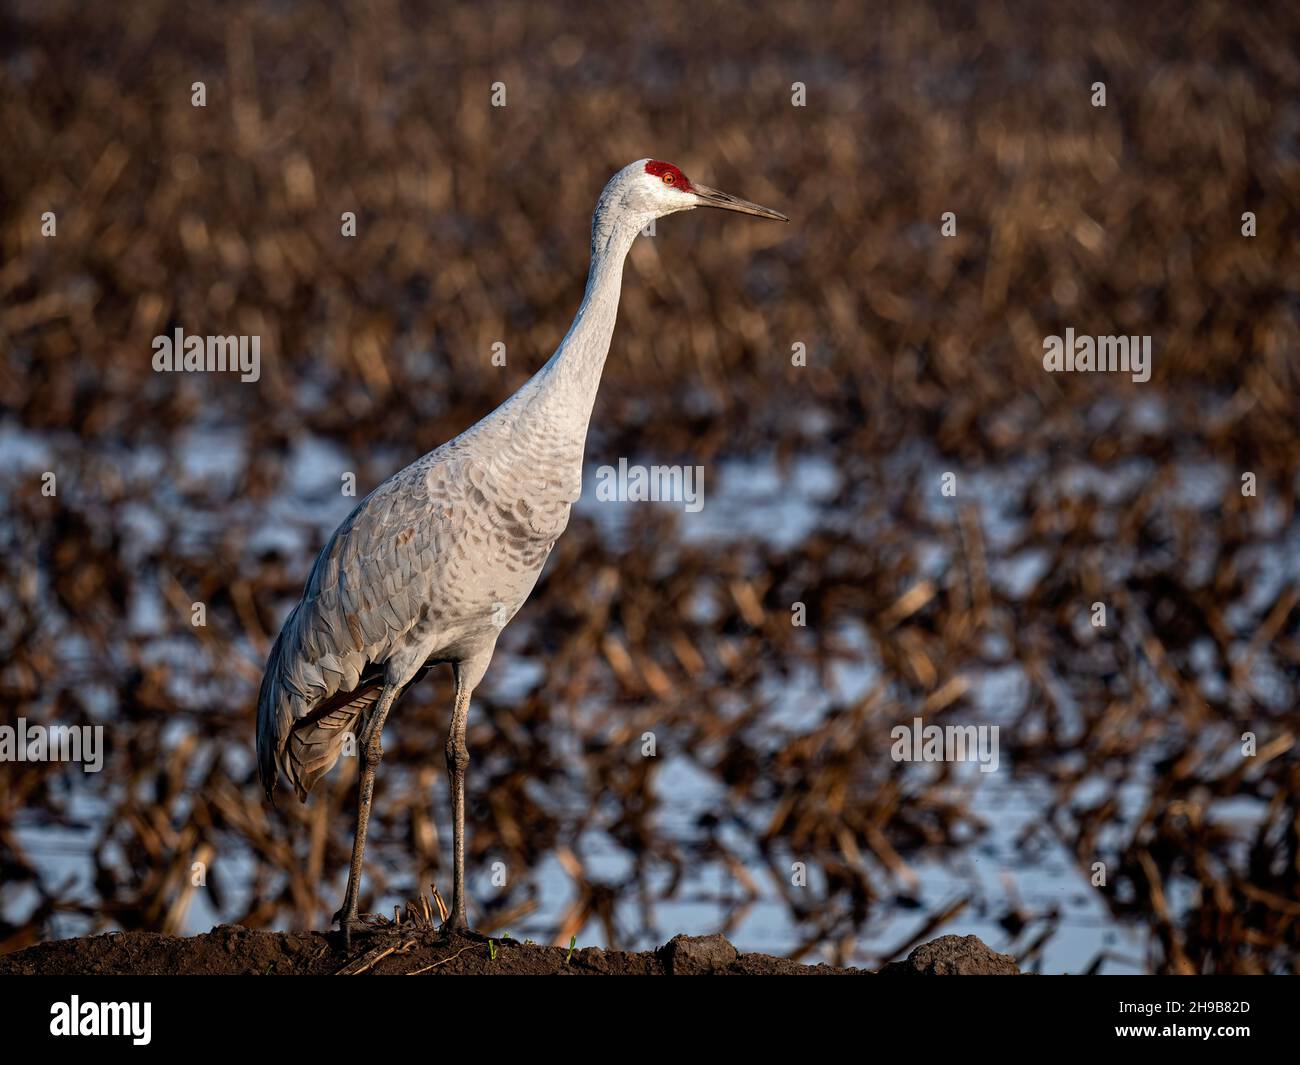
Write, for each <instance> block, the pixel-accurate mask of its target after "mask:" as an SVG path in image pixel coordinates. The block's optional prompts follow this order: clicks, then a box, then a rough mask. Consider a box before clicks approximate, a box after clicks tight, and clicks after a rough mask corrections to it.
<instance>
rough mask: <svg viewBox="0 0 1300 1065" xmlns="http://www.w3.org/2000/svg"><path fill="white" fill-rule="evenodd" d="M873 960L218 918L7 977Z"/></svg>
mask: <svg viewBox="0 0 1300 1065" xmlns="http://www.w3.org/2000/svg"><path fill="white" fill-rule="evenodd" d="M880 972H881V973H882V974H884V975H903V976H907V975H954V974H969V975H989V974H994V975H1011V974H1015V973H1017V972H1019V970H1018V968H1017V967H1016V963H1015V960H1014V959H1013V958H1011V957H1010V956H1009V955H1006V954H998V953H996V952H994V951H993V950H991V949H990V948H989V947H987V946H986V945H985V944H984V943H983V942H981V941H980V940H979V939H978V938H976V937H975V936H942V937H940V938H939V939H936V940H934V941H932V942H930V943H924V944H922V945H921V946H918V947H917V948H916V949H915V950H913V951H912V953H911V954H910V955H909V956H908V958H907V960H906V961H901V962H893V963H891V964H889V965H887V966H885V967H884V968H883V969H881V970H880ZM868 973H869V970H866V969H841V968H836V967H835V966H832V965H801V964H799V963H798V962H793V961H790V960H789V959H788V958H777V957H773V956H771V955H769V954H740V953H738V952H737V951H736V949H735V947H733V946H732V945H731V944H730V943H729V942H727V940H726V939H725V938H723V937H722V936H720V935H714V936H677V937H675V938H673V939H671V940H669V942H668V943H666V944H665V945H664V946H662V947H660V948H659V949H658V950H653V951H650V950H647V951H642V952H640V953H630V952H627V951H621V950H610V951H605V950H601V949H600V948H599V947H580V948H577V949H574V950H572V951H570V950H569V949H567V948H565V947H547V946H539V945H537V944H534V943H526V942H525V943H521V942H517V941H515V940H512V939H488V938H487V937H485V936H480V935H476V934H463V933H462V934H455V935H447V936H444V935H441V934H440V933H438V932H437V931H436V930H434V929H432V928H428V927H419V928H407V929H402V928H397V927H388V928H383V929H379V930H377V931H375V932H374V933H373V934H371V935H370V936H367V937H366V938H365V939H364V940H358V941H355V942H354V943H353V948H352V950H351V951H345V950H344V947H343V942H342V940H341V938H340V936H339V935H338V934H337V933H324V932H266V931H252V930H250V929H247V928H241V927H239V926H238V925H219V926H218V927H216V928H214V929H213V930H212V931H211V932H208V933H205V934H204V935H199V936H193V937H179V936H166V935H161V934H159V933H156V932H121V933H109V934H107V935H101V936H88V937H86V938H84V939H65V940H59V941H55V942H51V943H41V944H39V945H38V946H34V947H29V948H27V949H26V950H20V951H17V952H15V953H13V954H8V955H5V956H3V957H0V976H10V975H24V976H34V975H36V976H51V975H97V976H98V975H164V976H194V975H200V976H202V975H207V976H221V975H232V976H233V975H261V976H269V975H279V976H288V975H304V976H325V975H369V974H376V975H381V976H401V975H406V976H417V975H421V976H423V975H429V976H432V975H476V976H549V975H561V974H563V975H571V976H594V975H603V976H664V975H669V976H673V975H676V976H680V975H706V974H719V975H734V976H794V975H809V976H848V975H866V974H868Z"/></svg>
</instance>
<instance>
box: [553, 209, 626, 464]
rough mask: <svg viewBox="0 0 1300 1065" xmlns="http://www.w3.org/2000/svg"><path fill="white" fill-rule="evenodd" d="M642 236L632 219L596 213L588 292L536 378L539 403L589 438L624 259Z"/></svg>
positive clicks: (612, 328) (615, 314)
mask: <svg viewBox="0 0 1300 1065" xmlns="http://www.w3.org/2000/svg"><path fill="white" fill-rule="evenodd" d="M638 232H639V230H638V228H637V227H636V225H635V223H634V221H633V220H631V219H629V218H627V217H625V216H619V215H614V217H612V218H610V217H608V216H603V215H602V212H600V211H598V212H597V214H596V217H595V219H594V220H593V222H592V230H591V270H590V272H589V273H588V275H587V290H586V292H584V293H583V296H582V304H581V305H580V306H579V307H578V313H577V315H576V316H575V317H574V319H573V324H572V325H571V326H570V327H569V331H568V333H566V334H565V336H564V339H563V340H562V341H561V342H560V346H559V347H558V348H557V349H556V350H555V354H554V355H552V356H551V358H550V360H549V361H548V362H547V363H546V365H545V366H543V367H542V368H541V369H540V370H538V371H537V374H536V376H535V377H534V379H533V384H534V385H535V387H536V390H537V391H536V393H535V399H536V400H537V401H539V403H540V406H541V407H542V408H543V409H544V410H545V411H546V414H547V416H549V417H551V418H556V419H561V420H563V421H564V422H565V423H566V427H567V428H572V429H579V428H580V433H581V437H582V438H583V439H585V437H586V431H587V424H588V422H589V421H590V420H591V408H592V405H593V404H594V403H595V401H596V390H597V389H598V388H599V387H600V375H601V372H602V371H603V370H604V368H605V357H606V356H607V355H608V354H609V343H610V340H611V338H612V337H613V335H614V321H615V319H616V318H617V317H618V297H619V291H620V290H621V288H622V286H623V261H624V260H625V259H626V258H627V253H628V250H629V249H630V248H631V247H632V242H633V241H634V240H636V237H637V233H638Z"/></svg>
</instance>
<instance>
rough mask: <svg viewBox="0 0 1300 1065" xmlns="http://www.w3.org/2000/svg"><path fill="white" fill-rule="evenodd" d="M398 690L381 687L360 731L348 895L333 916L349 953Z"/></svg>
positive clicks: (357, 921) (358, 923)
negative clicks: (384, 741)
mask: <svg viewBox="0 0 1300 1065" xmlns="http://www.w3.org/2000/svg"><path fill="white" fill-rule="evenodd" d="M400 690H401V689H400V688H397V687H394V686H392V685H385V686H384V690H383V691H382V692H380V694H379V699H378V700H377V701H376V702H375V709H374V713H373V714H371V717H370V723H369V724H368V725H366V727H365V729H364V730H363V732H362V734H361V736H360V738H359V741H358V746H359V750H358V751H357V754H358V755H359V756H360V758H361V786H360V790H359V791H358V792H357V834H356V836H355V837H354V838H353V840H352V867H351V869H349V870H348V893H347V895H346V896H345V897H344V899H343V908H342V909H341V910H339V912H338V913H336V914H335V915H334V919H335V920H336V921H338V923H339V929H340V930H341V931H342V932H343V943H344V946H345V947H346V948H347V949H348V950H351V949H352V933H353V932H357V931H362V930H363V929H364V927H365V926H364V925H362V923H361V920H360V918H359V917H358V916H357V901H358V899H359V897H360V895H361V866H362V862H363V861H364V859H365V854H366V829H367V828H368V827H369V825H370V800H371V798H372V797H373V796H374V793H375V770H376V769H378V768H379V761H380V759H381V758H383V757H384V748H383V746H382V745H381V744H380V742H379V736H380V733H382V732H383V730H384V718H386V717H387V716H388V711H389V710H390V709H391V708H392V705H393V700H394V699H396V698H397V694H398V692H399V691H400Z"/></svg>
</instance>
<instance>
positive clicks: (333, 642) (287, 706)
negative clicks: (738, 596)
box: [257, 160, 784, 938]
mask: <svg viewBox="0 0 1300 1065" xmlns="http://www.w3.org/2000/svg"><path fill="white" fill-rule="evenodd" d="M665 166H667V164H658V163H651V161H650V160H640V161H638V162H636V163H632V164H631V165H629V166H627V167H625V168H624V169H623V170H621V171H620V172H619V173H618V174H616V175H615V176H614V177H613V179H611V181H610V182H609V184H608V185H606V187H605V189H604V191H603V192H602V194H601V197H600V201H599V203H598V204H597V208H596V212H595V215H594V217H593V220H592V263H591V271H590V274H589V277H588V281H587V288H586V293H585V295H584V297H583V300H582V305H581V307H580V308H579V310H578V314H577V316H576V318H575V319H574V322H573V325H572V327H571V328H570V330H569V332H568V334H567V335H566V336H565V338H564V340H563V341H562V342H561V344H560V346H559V348H558V349H557V350H556V352H555V354H554V355H553V356H552V357H551V359H550V360H549V361H548V362H547V363H546V365H545V366H543V367H542V369H541V370H539V371H538V372H537V373H536V374H535V375H534V376H533V377H532V378H530V379H529V380H528V381H527V382H526V383H525V384H524V386H523V387H522V388H520V389H519V391H518V392H516V393H515V394H514V395H513V396H511V397H510V398H509V399H508V400H507V401H506V402H505V403H503V404H502V405H501V406H500V407H498V408H497V409H496V410H494V411H493V412H492V413H491V414H489V415H487V417H485V418H484V419H483V420H482V421H480V422H478V423H477V424H476V425H474V426H473V427H471V428H470V429H468V430H466V431H465V432H464V433H462V434H461V435H460V436H458V437H456V438H455V439H454V440H452V441H450V442H449V443H447V444H444V445H443V446H442V447H440V448H438V449H437V450H435V451H432V452H430V453H429V454H427V455H425V456H424V457H423V458H420V459H418V460H416V461H415V462H413V463H412V464H411V465H409V466H407V467H406V468H405V469H403V470H401V471H400V472H398V473H396V474H394V475H393V476H392V477H390V478H389V479H388V480H386V481H384V482H383V483H382V484H381V485H379V487H378V488H376V489H375V490H374V491H373V492H371V493H370V494H369V495H368V496H366V498H365V499H363V500H362V501H361V502H360V503H359V504H358V505H357V506H356V508H355V509H354V510H353V511H352V513H351V514H349V515H348V517H347V518H346V519H345V520H344V521H343V523H342V524H341V525H340V526H339V527H338V529H336V530H335V532H334V534H333V535H332V536H331V537H330V539H329V542H328V543H327V544H326V545H325V547H324V549H323V550H322V551H321V553H320V555H319V556H318V557H317V559H316V562H315V565H314V566H313V567H312V570H311V574H310V576H309V577H308V579H307V585H306V588H305V589H304V591H303V597H302V600H301V601H300V602H299V603H298V604H297V605H296V606H295V607H294V608H293V610H292V611H291V612H290V614H289V616H288V617H287V618H286V619H285V622H284V625H283V626H282V628H281V630H280V635H279V637H278V638H277V640H276V642H275V645H274V647H273V648H272V650H271V654H270V657H269V658H268V659H267V664H266V671H265V674H264V676H263V679H262V686H261V692H260V694H259V697H258V708H257V751H258V766H259V770H260V774H261V778H262V783H263V785H264V786H265V788H266V790H267V794H268V795H270V794H271V792H272V791H273V789H274V787H275V785H276V782H277V780H278V777H279V774H280V773H283V774H284V776H285V777H286V779H287V780H288V782H289V784H290V785H291V786H292V787H293V789H294V790H295V792H296V793H297V795H298V797H299V799H301V800H304V801H305V800H306V797H307V794H308V793H309V792H310V791H311V790H312V787H313V785H314V784H315V783H316V781H317V780H319V779H320V777H321V776H323V775H324V774H325V773H327V772H329V770H330V769H331V768H332V767H333V766H334V764H335V762H337V760H338V758H339V755H340V753H341V751H342V749H343V744H344V739H345V737H346V736H347V735H348V734H350V733H355V734H356V735H357V736H358V737H359V740H360V742H359V748H360V753H361V755H362V763H363V772H362V781H361V792H360V801H359V810H358V828H357V840H356V843H355V844H354V849H353V863H352V869H351V872H350V875H349V883H348V895H347V899H346V900H345V904H344V908H343V910H341V911H340V913H339V914H338V915H337V916H338V917H339V920H340V924H341V925H342V927H343V929H344V932H345V934H348V935H349V938H350V933H351V932H352V931H353V929H354V927H356V926H357V913H356V908H357V894H358V889H359V880H360V872H361V862H362V855H363V853H364V846H365V830H366V824H367V821H368V817H369V806H370V794H371V792H372V789H373V775H374V770H375V768H376V767H377V765H378V763H379V759H380V757H381V756H382V748H381V747H380V745H379V735H380V732H381V730H382V728H383V721H384V718H385V716H386V715H387V713H388V710H389V709H390V708H391V706H392V704H393V702H394V701H395V700H396V698H397V696H398V695H399V694H400V692H401V691H402V690H403V689H404V688H405V687H406V686H408V685H409V684H411V683H412V682H413V681H415V680H417V679H418V678H419V677H420V676H422V675H423V673H424V671H426V670H427V669H428V668H429V667H431V666H432V665H435V664H438V663H449V664H451V665H452V666H453V669H454V671H455V677H456V689H457V696H456V708H455V710H454V712H453V721H452V729H451V735H450V736H449V739H448V743H447V750H446V755H447V764H448V770H449V774H450V775H451V778H452V788H453V807H454V816H455V825H454V830H455V831H454V836H455V851H456V853H455V865H456V868H455V877H454V884H453V903H452V914H451V916H450V918H449V923H450V925H451V927H453V928H457V927H464V925H465V918H464V903H465V898H464V886H463V866H464V844H463V816H464V813H463V810H464V775H465V769H466V766H467V764H468V761H469V755H468V751H467V750H466V748H465V743H464V731H465V721H466V718H467V715H468V707H469V697H470V693H471V692H472V691H473V689H474V687H475V686H476V685H477V684H478V682H479V680H481V679H482V676H483V674H484V672H485V671H486V669H487V666H488V663H489V662H490V661H491V658H492V653H493V650H494V648H495V646H496V641H497V637H498V636H499V635H500V633H501V630H502V628H503V627H504V626H505V624H506V623H507V622H509V621H510V619H511V618H513V617H514V616H515V614H516V613H517V612H518V610H519V609H520V607H522V606H523V604H524V602H525V600H526V599H527V598H528V595H529V594H530V593H531V592H532V589H533V586H534V585H535V584H536V583H537V579H538V577H539V576H540V574H541V571H542V567H543V566H544V565H545V563H546V559H547V557H548V555H549V554H550V552H551V549H552V547H553V546H554V545H555V541H556V539H557V538H558V537H559V536H560V534H561V533H562V532H563V531H564V529H565V526H566V525H567V524H568V521H569V511H570V508H571V506H572V505H573V503H574V502H575V501H576V500H577V499H578V496H579V494H580V493H581V489H582V464H583V450H584V446H585V443H586V436H587V426H588V422H589V419H590V416H591V409H592V405H593V403H594V402H595V397H596V389H597V387H598V385H599V382H600V374H601V370H602V368H603V366H604V361H605V357H606V354H607V353H608V350H609V343H610V338H611V336H612V333H613V329H614V320H615V317H616V314H617V310H618V298H619V289H620V286H621V282H622V272H623V262H624V258H625V257H626V254H627V251H628V249H629V248H630V247H631V245H632V242H633V240H635V238H636V236H637V234H638V232H639V231H640V230H641V229H642V228H643V227H644V226H646V225H647V224H648V223H649V222H650V221H651V220H652V219H654V218H657V217H660V216H662V215H665V214H670V213H672V212H674V211H680V210H685V209H689V208H691V207H696V206H716V207H723V208H727V209H730V210H737V211H743V212H745V213H749V214H758V215H762V216H765V217H775V218H784V216H782V215H778V214H777V213H776V212H774V211H769V210H768V209H767V208H761V207H758V206H757V205H754V204H750V203H747V202H746V201H743V200H737V199H735V198H734V197H730V196H727V195H726V194H724V193H719V192H717V191H716V190H713V189H709V188H707V187H705V186H701V185H694V186H693V185H691V184H690V183H689V182H688V181H687V180H686V178H685V177H684V176H683V175H681V173H680V171H678V170H677V169H676V168H675V167H669V168H668V170H669V171H671V173H673V174H674V175H676V176H675V178H674V179H673V180H672V181H669V180H668V179H665V178H664V177H663V173H664V172H666V171H662V170H661V169H660V168H662V167H665Z"/></svg>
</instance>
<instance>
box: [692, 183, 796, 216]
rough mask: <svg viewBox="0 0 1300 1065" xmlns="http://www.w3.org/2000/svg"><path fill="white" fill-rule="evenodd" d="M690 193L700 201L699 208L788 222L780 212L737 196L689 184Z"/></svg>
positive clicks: (706, 186)
mask: <svg viewBox="0 0 1300 1065" xmlns="http://www.w3.org/2000/svg"><path fill="white" fill-rule="evenodd" d="M691 191H692V192H693V193H695V196H696V198H697V199H698V200H699V201H700V202H699V206H700V207H720V208H722V210H724V211H739V212H740V213H741V214H754V215H758V217H759V218H775V219H776V220H777V221H778V222H788V221H790V219H788V218H787V217H786V216H785V215H783V214H782V213H781V212H780V211H774V210H772V208H770V207H760V206H759V205H758V204H756V203H750V202H749V201H748V200H742V199H741V198H740V197H739V196H732V195H730V194H729V193H726V192H719V191H718V190H717V189H711V188H709V186H708V185H700V184H698V183H697V182H691Z"/></svg>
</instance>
